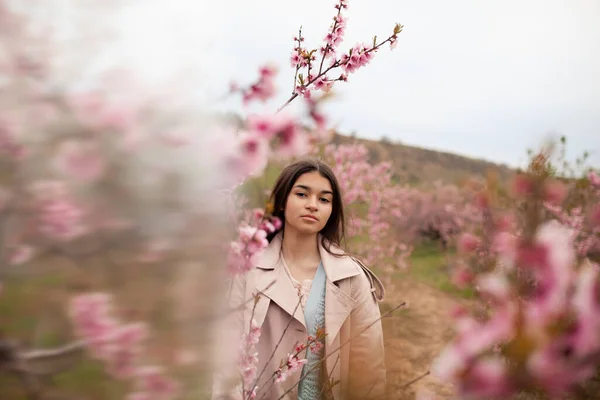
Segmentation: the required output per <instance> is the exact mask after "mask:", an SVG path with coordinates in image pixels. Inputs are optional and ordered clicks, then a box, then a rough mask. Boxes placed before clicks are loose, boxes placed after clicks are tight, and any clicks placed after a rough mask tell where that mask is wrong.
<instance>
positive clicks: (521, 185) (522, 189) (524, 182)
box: [512, 175, 533, 196]
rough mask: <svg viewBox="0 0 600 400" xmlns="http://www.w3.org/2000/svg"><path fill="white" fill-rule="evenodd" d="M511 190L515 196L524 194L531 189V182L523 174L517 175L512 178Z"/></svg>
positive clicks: (527, 193) (528, 192)
mask: <svg viewBox="0 0 600 400" xmlns="http://www.w3.org/2000/svg"><path fill="white" fill-rule="evenodd" d="M512 190H513V193H514V194H516V195H517V196H526V195H529V194H530V193H531V191H532V190H533V183H532V182H531V180H530V179H529V178H528V177H526V176H525V175H517V176H516V177H515V178H514V180H513V186H512Z"/></svg>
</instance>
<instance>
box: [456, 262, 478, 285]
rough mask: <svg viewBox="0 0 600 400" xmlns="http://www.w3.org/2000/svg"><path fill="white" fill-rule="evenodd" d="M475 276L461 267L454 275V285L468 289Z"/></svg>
mask: <svg viewBox="0 0 600 400" xmlns="http://www.w3.org/2000/svg"><path fill="white" fill-rule="evenodd" d="M474 278H475V276H474V275H473V274H472V273H471V271H469V270H468V269H467V268H465V267H464V266H460V267H457V268H455V269H454V272H453V273H452V278H451V281H452V283H454V284H455V285H456V286H457V287H458V288H459V289H466V288H467V286H468V285H469V284H470V283H471V282H473V279H474Z"/></svg>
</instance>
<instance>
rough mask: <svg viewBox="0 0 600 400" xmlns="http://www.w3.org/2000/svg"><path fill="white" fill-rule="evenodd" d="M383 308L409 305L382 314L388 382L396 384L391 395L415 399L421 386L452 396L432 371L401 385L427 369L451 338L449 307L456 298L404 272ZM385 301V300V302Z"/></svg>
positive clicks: (430, 390) (440, 395) (398, 397)
mask: <svg viewBox="0 0 600 400" xmlns="http://www.w3.org/2000/svg"><path fill="white" fill-rule="evenodd" d="M394 284H395V286H396V287H395V288H394V290H393V291H389V292H388V294H387V298H386V301H385V303H384V304H383V305H382V312H385V311H386V308H387V309H388V310H389V309H390V308H391V307H393V306H394V305H397V304H399V303H401V302H402V301H407V302H408V305H409V307H408V308H407V309H405V310H403V311H396V312H394V314H395V315H394V316H392V317H388V318H385V319H384V321H383V327H384V331H385V346H386V362H387V367H388V379H389V382H390V385H391V386H392V387H395V392H394V395H393V397H392V398H394V399H406V400H408V399H411V400H412V399H414V398H415V393H416V391H417V390H419V389H420V388H424V389H426V390H427V391H429V392H431V393H432V394H435V395H436V396H437V397H436V398H439V399H450V398H452V389H451V387H450V386H448V385H444V384H442V383H440V382H439V381H437V380H436V379H435V378H434V377H432V376H431V375H429V376H426V377H425V378H423V379H421V380H420V381H418V382H416V383H415V384H413V385H411V386H409V387H408V388H405V389H403V388H402V385H404V384H406V383H407V382H409V381H411V380H412V379H414V378H416V377H418V376H420V375H422V374H424V373H425V372H427V371H428V370H429V369H430V366H431V363H432V360H433V359H434V358H435V356H436V355H437V354H438V353H439V352H440V350H441V349H442V348H443V347H444V346H445V344H446V343H448V341H449V340H450V339H451V338H452V336H453V332H452V319H451V317H450V311H451V310H452V307H453V306H454V305H456V304H457V300H456V299H454V298H452V297H451V296H449V295H447V294H445V293H443V292H442V291H440V290H438V289H436V288H433V287H430V286H427V285H425V284H423V283H420V282H417V281H415V280H414V279H413V278H411V277H409V276H406V277H404V278H403V279H402V280H400V281H395V282H394ZM386 303H387V304H386Z"/></svg>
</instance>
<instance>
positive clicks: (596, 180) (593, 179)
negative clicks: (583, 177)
mask: <svg viewBox="0 0 600 400" xmlns="http://www.w3.org/2000/svg"><path fill="white" fill-rule="evenodd" d="M588 179H589V181H590V183H591V184H592V185H593V186H596V187H600V176H599V175H598V174H597V173H596V172H595V171H590V172H589V173H588Z"/></svg>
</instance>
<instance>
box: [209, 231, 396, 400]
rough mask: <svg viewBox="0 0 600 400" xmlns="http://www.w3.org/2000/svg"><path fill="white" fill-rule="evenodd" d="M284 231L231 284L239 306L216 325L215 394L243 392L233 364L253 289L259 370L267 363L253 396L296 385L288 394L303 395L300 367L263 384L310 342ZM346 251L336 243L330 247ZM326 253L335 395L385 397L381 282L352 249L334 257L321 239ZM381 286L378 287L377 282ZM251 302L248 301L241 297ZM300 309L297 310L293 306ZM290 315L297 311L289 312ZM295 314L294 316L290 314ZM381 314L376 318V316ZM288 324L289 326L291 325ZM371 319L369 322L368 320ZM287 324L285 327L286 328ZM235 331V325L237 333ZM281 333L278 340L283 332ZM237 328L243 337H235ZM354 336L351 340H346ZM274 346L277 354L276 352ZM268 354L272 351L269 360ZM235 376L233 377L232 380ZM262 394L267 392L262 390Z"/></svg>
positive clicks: (275, 395)
mask: <svg viewBox="0 0 600 400" xmlns="http://www.w3.org/2000/svg"><path fill="white" fill-rule="evenodd" d="M280 248H281V234H280V235H278V236H276V237H275V238H274V239H273V240H272V241H271V243H270V244H269V246H268V247H267V248H266V249H265V251H264V252H263V253H262V254H261V256H260V259H259V260H258V261H257V265H256V268H254V269H253V270H251V271H250V272H249V273H248V274H246V275H245V276H242V277H240V278H236V280H235V281H234V283H233V287H232V291H231V303H230V305H231V306H232V307H234V308H237V309H239V310H241V311H240V312H236V313H234V314H230V316H229V323H233V327H232V325H227V326H228V327H229V328H230V329H229V330H225V329H220V331H219V332H218V339H217V341H218V342H219V341H220V344H219V343H217V348H216V355H217V359H218V363H219V366H217V372H216V373H215V379H214V381H213V395H212V396H213V397H212V398H213V399H241V398H242V396H241V394H240V392H241V390H240V386H237V387H235V388H233V389H232V386H233V385H234V384H235V383H232V382H236V381H235V378H236V377H237V378H238V381H237V382H239V376H240V375H239V369H238V368H237V366H236V365H235V364H232V363H231V362H232V361H233V359H234V357H235V356H236V355H237V351H238V345H237V344H238V343H239V329H240V325H241V324H243V329H244V332H248V329H249V324H250V318H251V314H252V308H253V304H254V302H253V301H248V300H249V299H251V298H252V295H253V293H259V294H260V295H261V296H260V298H259V301H258V303H257V304H256V307H255V310H254V320H255V321H256V323H257V324H258V325H259V326H260V327H261V336H260V341H259V343H258V344H257V345H256V351H257V352H258V370H257V375H256V377H258V375H259V374H260V373H261V371H263V369H264V368H265V363H267V362H268V365H267V366H266V369H265V370H264V373H263V374H262V377H261V378H260V380H259V382H258V387H259V388H261V387H262V389H260V390H259V391H258V395H257V396H256V399H261V398H263V399H266V400H276V399H279V398H280V397H281V396H283V395H284V393H286V392H287V391H288V389H291V390H290V391H289V392H288V393H287V394H286V395H285V396H283V397H282V398H283V399H290V400H291V399H294V400H296V399H298V386H297V385H296V386H295V387H294V388H292V387H293V386H294V384H296V383H297V382H298V381H299V379H300V373H301V369H298V370H297V371H296V373H294V374H292V375H291V376H289V377H288V378H287V379H286V380H285V381H284V382H281V383H277V384H274V385H271V383H270V381H269V383H267V384H265V382H266V381H268V380H269V379H270V377H271V375H272V374H273V372H274V371H275V370H276V369H277V368H278V367H279V366H280V363H281V361H282V360H285V359H287V356H288V353H292V352H293V349H294V346H295V345H296V344H297V343H298V342H306V338H307V330H306V323H305V320H304V315H303V312H302V308H301V307H299V306H298V307H296V306H297V305H298V294H297V291H296V289H294V287H293V285H292V283H291V281H290V279H289V277H288V276H287V274H286V272H285V269H284V267H283V265H282V263H281V260H280ZM331 250H332V251H333V252H336V253H338V254H340V253H341V250H340V249H339V248H336V247H334V246H332V247H331ZM319 252H320V255H321V261H322V263H323V267H324V269H325V272H326V275H327V281H326V289H325V332H326V334H327V336H326V339H325V355H326V357H327V358H326V360H325V362H324V363H323V364H322V365H323V368H324V371H326V372H327V376H328V377H329V378H330V381H331V382H338V381H339V383H338V384H336V385H335V386H334V387H333V397H334V399H335V400H346V399H361V400H363V399H371V398H373V399H374V398H381V397H382V396H383V395H384V392H385V388H386V367H385V357H384V346H383V332H382V327H381V323H380V322H379V321H377V320H378V319H379V318H380V317H381V314H380V311H379V306H378V304H377V301H376V297H377V298H378V300H382V299H383V286H382V285H381V282H380V281H379V280H378V279H377V278H376V277H375V276H374V275H372V273H370V271H368V270H366V268H365V269H364V270H363V268H361V266H360V265H359V264H358V263H357V262H355V261H354V260H353V259H352V258H350V257H349V256H342V257H336V256H333V255H331V254H330V253H328V252H327V251H326V250H325V249H324V248H323V247H322V246H321V244H320V238H319ZM376 289H378V290H379V292H378V291H377V290H376ZM244 303H246V306H245V307H244V306H243V304H244ZM240 305H242V307H240ZM294 309H296V312H294ZM292 315H293V317H292ZM290 321H291V322H290ZM375 321H377V322H375ZM288 323H289V327H288V328H287V331H286V326H287V325H288ZM370 324H373V325H372V326H371V327H370V328H367V327H368V326H369V325H370ZM284 331H285V334H283V332H284ZM236 332H238V333H236ZM282 334H283V339H282V341H281V343H280V344H279V345H277V343H278V342H279V340H280V338H281V337H282ZM236 335H237V337H238V339H236ZM351 338H353V339H352V340H351V341H350V342H349V340H350V339H351ZM275 348H277V349H276V351H275V353H274V355H273V357H272V358H271V354H272V353H273V350H274V349H275ZM269 358H271V359H270V360H269ZM232 378H233V380H232ZM263 394H265V396H264V397H263Z"/></svg>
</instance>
